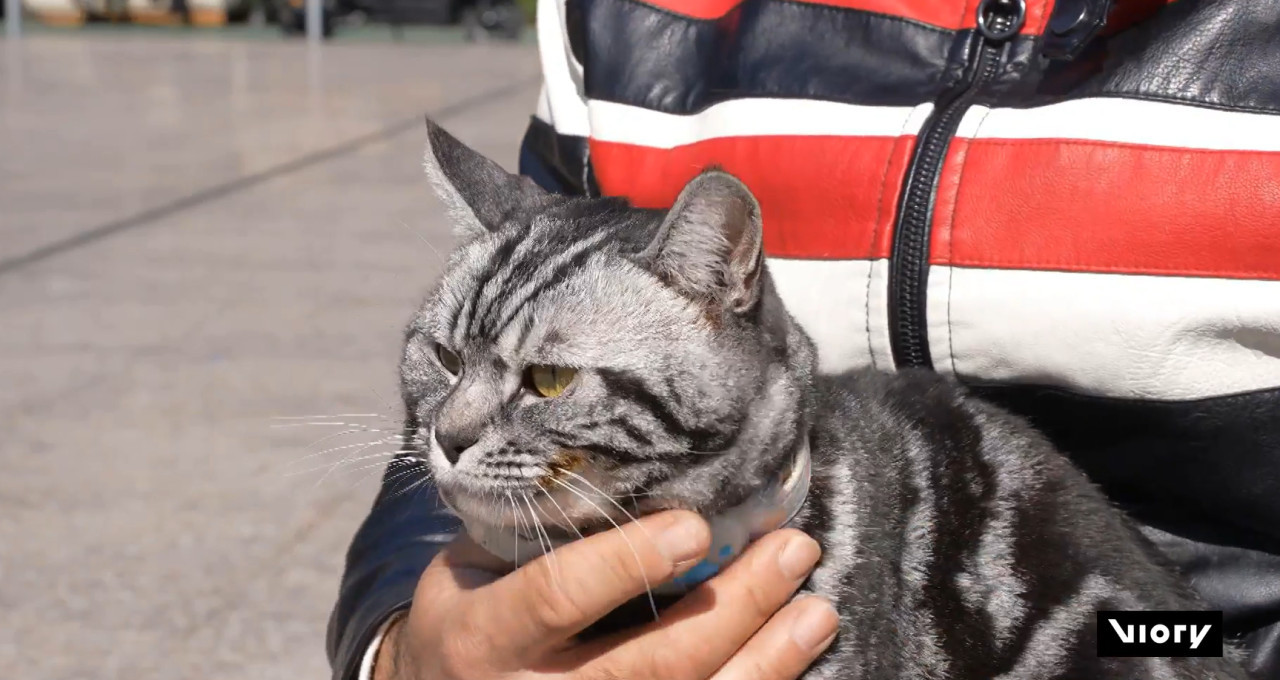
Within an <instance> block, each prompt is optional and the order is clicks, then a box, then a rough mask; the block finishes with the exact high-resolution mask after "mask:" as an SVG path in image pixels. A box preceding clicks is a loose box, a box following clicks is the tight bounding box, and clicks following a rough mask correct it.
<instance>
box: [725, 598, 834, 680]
mask: <svg viewBox="0 0 1280 680" xmlns="http://www.w3.org/2000/svg"><path fill="white" fill-rule="evenodd" d="M839 626H840V619H839V617H838V616H836V610H835V608H834V607H832V606H831V603H830V602H827V601H826V600H824V599H822V598H820V597H816V596H810V597H803V598H800V599H798V600H796V601H795V602H792V603H791V604H789V605H787V606H786V607H784V608H783V609H782V611H780V612H778V613H777V614H775V615H774V616H773V618H772V619H769V622H768V623H766V624H765V626H764V628H761V629H760V631H759V632H758V633H756V634H755V635H754V636H753V637H752V638H751V639H750V640H748V641H747V644H746V645H744V646H743V647H742V649H741V650H739V651H738V653H737V654H734V655H733V658H731V659H729V661H728V662H727V663H725V665H724V666H722V667H721V668H720V670H719V671H717V672H716V674H715V675H713V676H711V680H794V679H795V678H798V677H800V674H801V673H804V671H805V669H807V668H808V667H809V664H811V663H813V662H814V660H815V659H817V658H818V655H819V654H821V653H822V652H823V650H825V649H826V648H827V647H829V646H830V645H831V642H832V641H833V640H835V637H836V631H837V630H838V628H839Z"/></svg>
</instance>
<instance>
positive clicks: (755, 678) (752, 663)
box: [734, 656, 784, 680]
mask: <svg viewBox="0 0 1280 680" xmlns="http://www.w3.org/2000/svg"><path fill="white" fill-rule="evenodd" d="M744 662H745V663H744V664H743V666H744V668H743V671H742V675H741V676H740V677H738V678H734V680H781V679H782V678H783V677H784V675H783V674H782V673H781V671H780V669H779V668H778V663H777V662H776V661H771V660H769V659H765V658H761V657H759V656H755V657H752V658H750V659H744Z"/></svg>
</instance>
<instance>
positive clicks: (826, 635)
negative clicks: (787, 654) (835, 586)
mask: <svg viewBox="0 0 1280 680" xmlns="http://www.w3.org/2000/svg"><path fill="white" fill-rule="evenodd" d="M808 599H810V600H813V601H814V603H815V604H806V606H805V607H804V609H803V610H802V611H801V612H800V615H799V616H797V617H796V621H795V623H793V624H791V639H792V640H795V641H796V644H797V645H800V647H801V648H802V649H806V650H808V651H809V652H811V653H817V652H819V651H822V650H823V649H826V647H827V645H829V644H831V641H832V640H833V639H835V636H836V631H837V629H838V628H839V626H840V617H838V616H836V610H835V607H832V606H831V603H830V602H827V601H826V600H824V599H822V598H820V597H811V598H808Z"/></svg>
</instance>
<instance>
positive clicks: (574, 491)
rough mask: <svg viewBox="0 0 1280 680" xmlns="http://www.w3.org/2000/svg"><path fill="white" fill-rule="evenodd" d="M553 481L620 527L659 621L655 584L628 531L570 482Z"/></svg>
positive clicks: (655, 619)
mask: <svg viewBox="0 0 1280 680" xmlns="http://www.w3.org/2000/svg"><path fill="white" fill-rule="evenodd" d="M551 481H553V482H555V483H556V484H559V485H560V486H563V487H564V488H566V489H568V490H569V492H570V493H572V494H574V495H576V496H577V497H578V498H581V499H582V500H584V501H586V502H587V504H589V505H590V506H591V507H593V508H595V509H596V512H599V513H600V515H601V516H602V517H604V518H605V519H606V520H608V521H609V523H610V524H612V525H613V526H614V528H616V529H618V533H620V534H621V535H622V540H624V541H626V542H627V547H628V548H631V554H632V556H634V557H635V558H636V565H638V566H639V567H640V576H641V577H642V578H643V579H644V592H645V594H646V595H648V596H649V608H650V609H652V610H653V620H654V621H657V620H658V603H657V601H655V600H654V599H653V586H652V585H650V583H649V575H648V574H646V573H645V572H644V562H642V561H641V560H640V552H639V551H637V550H636V546H635V545H634V544H632V543H631V538H630V537H628V536H627V533H626V532H625V531H622V527H620V526H618V523H617V522H615V521H614V520H613V518H612V517H610V516H609V513H607V512H605V511H604V509H603V508H601V507H600V506H598V505H596V504H595V502H594V501H592V500H591V499H590V498H587V497H586V495H584V494H583V493H582V492H581V491H578V490H577V489H576V488H574V487H573V486H572V485H571V484H569V483H568V482H565V481H564V480H561V479H558V478H556V477H552V478H551Z"/></svg>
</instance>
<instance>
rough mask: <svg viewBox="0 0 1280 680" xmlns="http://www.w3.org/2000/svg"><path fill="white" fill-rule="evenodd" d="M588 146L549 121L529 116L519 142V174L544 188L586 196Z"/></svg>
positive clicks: (589, 174)
mask: <svg viewBox="0 0 1280 680" xmlns="http://www.w3.org/2000/svg"><path fill="white" fill-rule="evenodd" d="M588 148H589V147H588V146H587V140H586V139H584V138H582V137H574V136H572V135H562V134H560V133H559V132H556V129H555V128H553V127H552V126H551V125H550V124H548V123H546V122H544V121H541V120H539V119H537V118H530V119H529V128H528V130H527V131H526V132H525V134H524V141H523V142H521V143H520V174H522V175H525V176H527V177H529V178H530V179H532V180H533V181H534V182H537V183H538V185H539V186H541V187H542V188H543V189H546V190H547V191H551V192H554V193H557V194H566V195H570V196H582V195H586V194H587V193H588V188H589V187H591V186H592V184H593V182H594V180H593V179H592V177H591V170H590V167H591V165H590V163H589V161H588ZM597 193H598V192H597Z"/></svg>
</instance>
